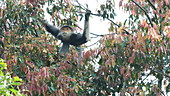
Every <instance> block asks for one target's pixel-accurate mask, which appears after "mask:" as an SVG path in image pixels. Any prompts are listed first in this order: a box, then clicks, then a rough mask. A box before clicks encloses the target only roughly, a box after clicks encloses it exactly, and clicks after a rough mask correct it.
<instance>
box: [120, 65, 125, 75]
mask: <svg viewBox="0 0 170 96" xmlns="http://www.w3.org/2000/svg"><path fill="white" fill-rule="evenodd" d="M124 72H125V68H123V67H121V68H120V74H121V75H122V74H124Z"/></svg>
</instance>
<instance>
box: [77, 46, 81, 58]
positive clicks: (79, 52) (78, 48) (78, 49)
mask: <svg viewBox="0 0 170 96" xmlns="http://www.w3.org/2000/svg"><path fill="white" fill-rule="evenodd" d="M76 50H77V52H78V56H79V60H81V58H82V56H81V53H82V47H81V46H78V47H76Z"/></svg>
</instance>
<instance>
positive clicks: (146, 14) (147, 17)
mask: <svg viewBox="0 0 170 96" xmlns="http://www.w3.org/2000/svg"><path fill="white" fill-rule="evenodd" d="M131 1H132V2H133V3H135V4H136V5H137V6H138V7H139V8H140V9H141V10H142V11H143V12H144V13H145V15H146V17H147V18H148V19H149V22H150V24H151V26H152V27H153V24H152V20H151V19H150V17H149V15H148V14H147V11H146V10H145V9H144V8H142V7H141V6H140V5H139V4H138V3H137V2H136V1H134V0H131Z"/></svg>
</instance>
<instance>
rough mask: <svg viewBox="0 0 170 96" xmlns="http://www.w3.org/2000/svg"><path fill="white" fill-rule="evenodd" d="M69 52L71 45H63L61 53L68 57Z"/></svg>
mask: <svg viewBox="0 0 170 96" xmlns="http://www.w3.org/2000/svg"><path fill="white" fill-rule="evenodd" d="M68 52H69V44H68V43H63V45H62V47H61V48H60V51H59V53H60V54H64V55H66V53H68Z"/></svg>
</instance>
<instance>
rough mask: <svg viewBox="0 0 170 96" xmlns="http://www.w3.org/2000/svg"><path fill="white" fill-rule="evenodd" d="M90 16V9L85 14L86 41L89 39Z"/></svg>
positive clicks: (84, 34)
mask: <svg viewBox="0 0 170 96" xmlns="http://www.w3.org/2000/svg"><path fill="white" fill-rule="evenodd" d="M89 16H90V11H89V12H87V13H86V14H85V21H84V30H83V38H85V39H86V41H89Z"/></svg>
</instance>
